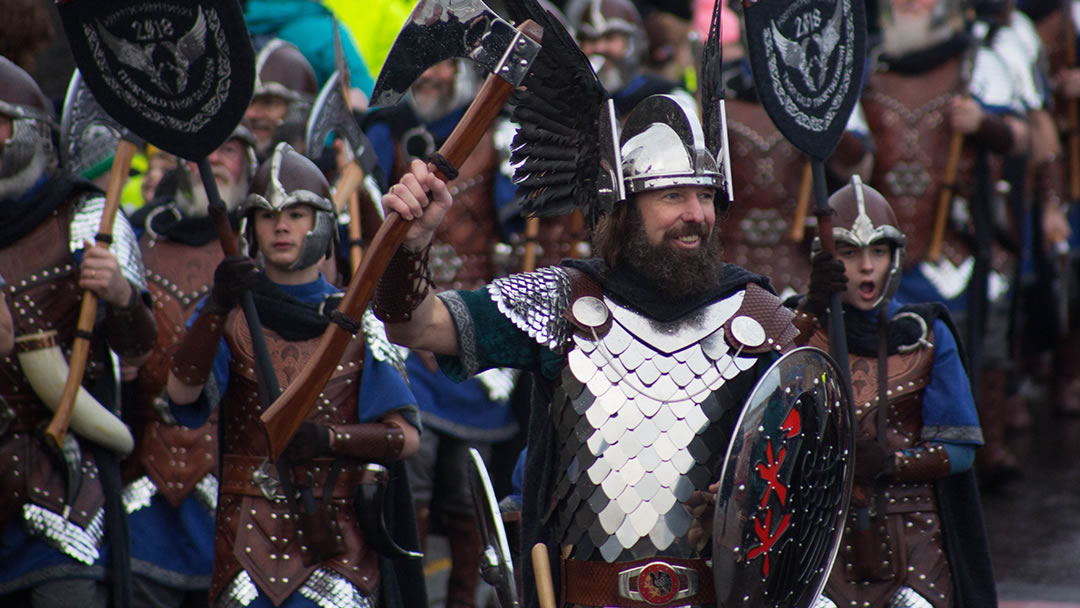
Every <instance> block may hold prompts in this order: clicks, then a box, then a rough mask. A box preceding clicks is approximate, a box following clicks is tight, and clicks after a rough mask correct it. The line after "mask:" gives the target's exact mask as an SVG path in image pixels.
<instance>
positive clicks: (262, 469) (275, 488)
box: [251, 460, 285, 502]
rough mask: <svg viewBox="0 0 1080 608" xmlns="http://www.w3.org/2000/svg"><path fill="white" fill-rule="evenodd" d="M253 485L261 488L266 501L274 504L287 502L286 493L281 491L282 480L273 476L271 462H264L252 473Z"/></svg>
mask: <svg viewBox="0 0 1080 608" xmlns="http://www.w3.org/2000/svg"><path fill="white" fill-rule="evenodd" d="M251 483H253V484H255V487H256V488H259V491H260V492H262V495H263V496H265V497H266V500H270V501H274V502H278V501H282V500H285V493H284V492H282V491H281V480H280V479H278V478H277V477H274V476H273V475H272V474H271V469H270V461H269V460H264V461H263V463H262V464H260V465H259V468H257V469H255V470H254V471H252V472H251Z"/></svg>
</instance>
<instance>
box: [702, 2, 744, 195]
mask: <svg viewBox="0 0 1080 608" xmlns="http://www.w3.org/2000/svg"><path fill="white" fill-rule="evenodd" d="M724 1H725V0H718V1H717V2H716V3H715V4H714V6H713V14H712V20H711V21H710V23H709V35H708V37H707V38H706V39H705V47H704V49H703V51H702V59H701V72H702V73H701V85H700V89H699V91H700V96H701V128H702V130H703V131H705V144H706V146H707V147H708V149H709V150H710V151H711V152H713V154H715V155H716V157H717V159H716V161H717V164H718V165H720V166H721V167H722V171H723V176H724V189H725V190H727V200H728V202H729V203H731V202H734V201H735V191H734V190H733V189H732V184H731V154H730V150H729V148H728V136H727V109H726V108H725V106H724V98H725V94H726V91H725V88H724V79H723V76H722V72H723V70H722V68H723V64H724V53H723V47H722V46H721V44H720V34H721V28H722V27H723V23H722V19H723V16H722V15H723V12H722V10H721V9H722V8H723V6H724Z"/></svg>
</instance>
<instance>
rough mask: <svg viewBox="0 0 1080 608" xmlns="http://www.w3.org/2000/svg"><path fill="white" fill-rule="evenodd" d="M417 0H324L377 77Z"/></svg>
mask: <svg viewBox="0 0 1080 608" xmlns="http://www.w3.org/2000/svg"><path fill="white" fill-rule="evenodd" d="M416 2H417V0H373V1H370V2H356V1H355V0H323V4H324V5H326V6H327V8H329V9H330V10H332V11H333V12H334V13H335V14H337V16H338V19H340V20H341V22H342V24H344V25H345V28H346V29H348V30H349V31H350V32H351V33H352V36H353V40H355V41H356V45H357V46H358V47H360V54H361V55H362V56H363V57H364V61H365V62H366V63H367V66H368V69H369V70H371V73H372V74H378V73H379V70H381V69H382V64H383V61H385V60H386V54H387V53H389V52H390V47H391V46H392V45H393V44H394V39H395V38H397V35H398V32H399V31H401V26H402V24H404V23H405V19H406V18H408V16H409V13H411V12H412V9H413V7H414V6H416Z"/></svg>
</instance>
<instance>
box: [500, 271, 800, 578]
mask: <svg viewBox="0 0 1080 608" xmlns="http://www.w3.org/2000/svg"><path fill="white" fill-rule="evenodd" d="M490 291H491V293H492V296H493V299H495V301H496V302H497V303H498V304H499V308H500V311H501V312H502V313H503V314H504V315H505V316H507V318H509V319H511V321H513V322H514V323H515V325H516V326H517V327H519V328H520V329H522V330H523V331H527V332H528V333H529V335H530V336H532V337H533V339H535V340H536V341H537V342H539V343H540V344H542V345H545V346H547V347H549V348H552V349H553V350H557V351H558V350H560V349H559V348H558V346H559V345H562V346H564V347H565V348H567V350H568V356H567V366H566V367H565V368H564V370H563V372H562V376H561V383H560V384H559V386H557V388H556V390H555V393H554V396H553V399H552V404H551V419H552V422H553V424H554V425H555V429H556V437H557V439H556V441H557V446H558V447H557V448H556V449H558V450H559V451H560V453H559V455H558V462H559V467H558V469H557V473H556V481H555V488H554V496H553V501H552V502H553V504H552V506H551V508H550V510H549V512H548V513H547V514H546V515H545V517H546V518H547V519H548V521H549V522H551V523H553V528H554V534H555V538H557V539H558V541H559V543H560V544H561V545H562V546H564V547H565V546H568V545H572V546H573V551H572V553H571V555H570V557H572V558H575V559H587V560H593V559H597V555H599V556H600V558H602V559H603V560H604V561H607V562H615V561H628V560H632V559H639V558H642V557H646V556H654V555H660V554H664V555H669V556H671V557H696V555H694V550H693V548H692V547H690V546H689V543H688V541H687V540H686V533H687V531H688V530H689V529H690V524H691V523H692V521H691V517H690V515H689V512H688V510H687V508H686V507H685V506H684V504H685V502H686V501H687V500H688V499H689V498H690V496H691V494H692V493H693V492H694V491H696V490H705V489H706V487H707V486H708V484H709V483H711V482H713V481H715V479H716V477H717V476H718V475H719V470H720V466H721V464H722V459H723V456H724V453H723V452H724V449H725V448H726V446H727V439H728V435H729V434H730V426H731V425H732V424H733V423H734V415H733V416H731V417H730V418H725V414H727V413H729V412H731V413H732V414H735V415H737V412H738V405H739V401H738V399H739V397H738V396H739V395H742V394H743V392H742V391H739V390H736V389H732V387H731V386H727V388H726V389H725V386H726V385H730V384H740V383H742V382H744V381H745V382H747V383H748V384H746V385H744V386H743V388H745V389H746V390H748V389H749V387H750V384H749V383H752V382H753V380H754V378H753V377H752V376H753V374H752V373H751V374H746V375H745V376H744V375H743V374H744V372H746V371H747V370H750V369H751V368H753V367H754V366H755V365H756V364H757V362H758V359H759V357H760V356H761V355H762V354H763V353H766V352H770V351H772V352H781V351H783V350H785V349H786V348H788V347H789V346H790V345H791V343H792V340H793V339H794V337H795V334H796V333H797V331H796V330H795V329H794V327H793V326H791V323H790V321H791V318H792V316H793V313H791V312H790V311H789V310H787V309H785V308H783V307H782V306H781V304H780V302H779V300H778V299H777V298H776V296H774V295H772V294H770V293H769V292H767V291H765V290H764V289H762V288H760V287H758V286H757V285H753V284H750V285H748V286H747V287H746V288H745V289H741V290H739V291H737V292H735V293H734V294H733V295H730V296H728V297H726V298H724V299H722V300H719V301H716V302H713V303H712V304H709V305H707V306H704V307H702V308H700V309H698V310H696V311H694V312H692V313H690V314H688V315H685V316H684V317H682V318H680V319H678V320H676V321H673V322H670V323H659V322H657V321H655V320H653V319H650V318H648V317H646V316H643V315H641V314H640V313H638V312H636V311H634V310H632V309H630V308H628V307H625V306H622V305H620V304H618V303H616V302H615V301H613V300H612V299H611V298H608V297H605V296H604V295H603V294H601V293H600V290H599V287H598V285H596V284H595V283H594V282H592V281H591V279H587V278H583V276H582V275H580V274H578V273H574V274H570V273H568V272H567V271H566V270H565V269H562V268H546V269H541V270H540V271H538V272H535V273H529V274H525V275H514V276H511V277H508V278H506V279H500V280H497V281H495V282H494V283H493V284H492V286H491V288H490ZM527 294H529V295H527ZM529 302H535V303H538V304H539V305H538V306H533V307H530V306H529Z"/></svg>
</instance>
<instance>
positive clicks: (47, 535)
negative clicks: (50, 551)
mask: <svg viewBox="0 0 1080 608" xmlns="http://www.w3.org/2000/svg"><path fill="white" fill-rule="evenodd" d="M83 471H84V473H85V471H86V469H85V468H84V469H83ZM23 520H24V521H25V523H26V530H27V531H28V532H29V533H31V534H33V535H34V536H36V537H38V538H40V539H41V540H43V541H45V542H46V543H47V544H48V545H49V546H51V547H53V548H54V549H56V550H58V551H60V552H61V553H63V554H64V555H67V556H68V557H70V558H72V559H75V560H78V561H80V562H82V563H84V564H86V565H88V566H92V565H94V563H95V562H96V561H97V560H98V557H100V555H101V554H100V552H99V549H101V540H102V538H104V536H105V509H101V510H99V511H98V512H97V514H96V515H94V519H92V520H90V525H88V526H87V527H86V528H85V529H84V528H80V527H79V526H78V525H76V524H75V523H74V522H72V521H71V520H70V519H64V516H62V515H60V514H58V513H53V512H52V511H50V510H48V509H46V508H44V507H39V506H38V505H35V504H34V503H30V502H28V503H26V504H24V505H23Z"/></svg>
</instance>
